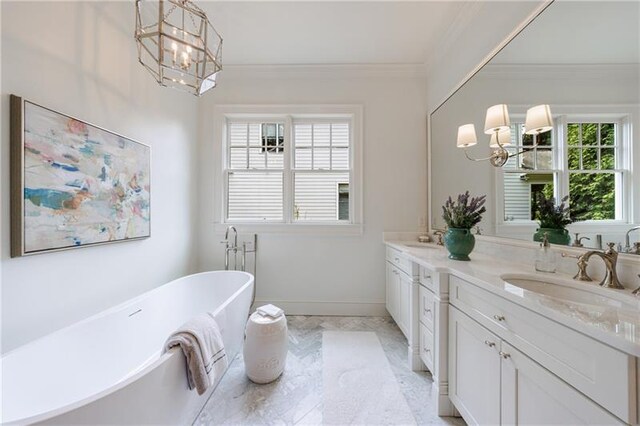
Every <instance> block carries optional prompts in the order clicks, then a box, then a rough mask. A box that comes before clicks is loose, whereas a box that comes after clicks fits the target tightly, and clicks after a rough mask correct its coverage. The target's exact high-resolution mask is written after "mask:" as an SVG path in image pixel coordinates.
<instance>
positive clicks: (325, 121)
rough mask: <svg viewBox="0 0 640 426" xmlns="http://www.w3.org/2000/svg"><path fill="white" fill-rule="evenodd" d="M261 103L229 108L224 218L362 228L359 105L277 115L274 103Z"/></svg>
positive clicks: (225, 122)
mask: <svg viewBox="0 0 640 426" xmlns="http://www.w3.org/2000/svg"><path fill="white" fill-rule="evenodd" d="M235 108H239V109H241V107H233V109H235ZM257 108H262V107H248V108H247V113H227V114H224V112H222V114H223V115H224V119H223V120H221V127H223V128H224V135H225V138H224V141H225V143H224V144H223V147H222V149H223V152H224V158H225V161H224V165H223V169H222V175H221V182H222V183H223V191H221V192H222V195H223V199H222V215H221V217H220V223H234V224H242V223H244V224H254V225H267V224H271V225H276V224H281V225H282V224H284V225H294V224H299V225H304V224H309V225H314V226H315V225H332V224H333V225H342V226H343V225H350V224H351V225H353V224H357V225H359V224H360V223H361V207H360V204H361V194H360V188H361V185H360V174H359V172H358V165H359V164H360V161H361V159H360V158H359V153H358V149H357V147H359V146H360V144H359V141H358V138H359V130H358V126H357V125H356V123H358V122H359V120H360V118H359V117H360V112H359V110H358V109H357V108H355V111H353V112H348V113H347V112H345V111H344V110H345V109H349V107H337V108H339V109H340V112H338V113H335V114H332V113H327V112H324V111H319V112H318V113H309V112H308V110H309V107H306V108H305V110H304V113H296V111H295V108H293V109H294V111H292V112H291V113H284V112H283V113H277V114H274V113H273V110H274V108H270V107H264V108H265V110H264V111H262V112H261V113H256V112H255V110H256V109H257ZM284 108H285V107H275V109H277V110H278V111H281V110H283V109H284ZM320 109H324V110H326V109H327V108H326V107H325V108H320ZM351 109H352V110H354V108H353V107H351ZM314 229H318V228H314ZM343 229H344V228H343Z"/></svg>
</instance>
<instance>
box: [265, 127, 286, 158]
mask: <svg viewBox="0 0 640 426" xmlns="http://www.w3.org/2000/svg"><path fill="white" fill-rule="evenodd" d="M260 139H261V140H262V152H265V151H268V152H272V153H278V152H284V125H282V124H278V123H262V136H261V138H260Z"/></svg>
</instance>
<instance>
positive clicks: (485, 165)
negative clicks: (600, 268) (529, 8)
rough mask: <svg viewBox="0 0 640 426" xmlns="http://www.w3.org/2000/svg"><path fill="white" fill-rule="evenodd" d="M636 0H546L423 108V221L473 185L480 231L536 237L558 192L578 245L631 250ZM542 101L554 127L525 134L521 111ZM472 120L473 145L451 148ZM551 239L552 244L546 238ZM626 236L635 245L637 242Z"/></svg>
mask: <svg viewBox="0 0 640 426" xmlns="http://www.w3.org/2000/svg"><path fill="white" fill-rule="evenodd" d="M639 26H640V3H638V2H624V1H622V2H611V1H598V2H591V1H585V2H560V1H556V2H555V3H552V4H551V5H550V6H549V7H547V8H546V9H545V10H544V12H542V13H541V14H540V15H539V16H538V17H537V18H536V19H534V20H533V21H532V22H531V23H530V24H529V25H528V26H527V27H526V28H525V29H524V30H523V31H522V32H520V33H519V34H518V35H517V36H516V37H515V38H513V39H512V40H511V42H510V43H509V44H507V45H506V47H505V48H504V49H502V50H501V51H500V52H499V53H498V54H497V55H496V56H494V57H493V58H492V59H491V60H490V61H489V62H488V63H487V64H486V65H485V66H484V67H483V68H482V69H481V70H480V71H479V72H478V73H476V74H475V75H474V76H473V77H472V78H470V79H469V80H468V81H467V82H466V83H465V84H464V85H463V86H462V87H461V88H460V89H459V90H458V91H456V92H455V93H454V94H453V95H452V96H451V97H450V98H449V99H447V100H446V101H445V102H444V103H443V104H442V105H441V106H440V107H439V108H438V109H436V110H435V111H434V112H433V113H432V114H431V119H430V123H431V126H430V131H431V135H430V144H431V146H430V151H431V155H430V167H429V170H430V179H431V181H430V182H431V184H430V185H431V191H430V197H431V204H430V206H431V214H430V220H431V228H432V229H441V228H443V227H444V221H443V220H442V207H441V206H442V205H443V204H444V202H445V200H446V199H447V198H448V197H449V196H452V197H456V196H457V194H460V193H463V192H465V191H467V190H468V191H470V193H471V195H472V196H477V195H483V194H486V195H487V202H486V207H487V212H486V213H485V215H484V217H483V221H482V222H481V223H480V225H479V226H480V228H481V232H482V234H483V235H492V236H499V237H505V238H516V239H522V240H528V241H533V240H534V238H533V236H534V233H535V232H536V230H537V229H538V228H539V227H540V225H539V222H538V221H537V220H536V219H538V218H540V208H539V207H538V205H539V203H538V202H537V200H538V199H539V197H545V198H546V199H548V198H552V197H553V198H554V199H555V200H561V199H564V198H565V197H567V204H568V206H569V208H570V212H571V217H572V219H573V220H575V222H574V223H571V224H569V225H566V226H565V228H566V230H567V232H568V233H569V234H570V237H571V240H570V242H569V241H567V242H563V244H571V243H573V242H574V240H575V233H579V237H586V238H585V239H582V240H581V241H582V243H583V244H584V246H585V247H595V248H600V247H601V246H602V245H605V246H606V243H607V242H615V243H616V246H617V247H618V248H620V249H622V251H625V252H630V251H635V250H636V249H637V253H638V254H640V243H638V242H640V229H638V230H635V231H631V232H629V234H628V238H629V241H628V244H627V241H626V236H627V231H629V230H630V229H631V228H633V227H634V226H637V225H639V224H640V78H639V77H640V29H639ZM496 104H506V105H507V106H508V112H509V117H510V137H509V139H508V142H510V145H509V146H506V147H505V149H506V150H507V151H508V153H509V155H510V157H509V159H508V160H507V161H506V164H504V165H503V166H502V167H495V166H493V165H492V164H491V163H490V162H489V161H472V160H470V159H469V158H467V156H466V155H465V151H466V154H468V155H469V157H471V158H474V159H478V158H482V157H488V156H489V155H490V153H491V149H490V148H489V140H490V135H488V134H485V133H484V129H485V115H486V113H487V109H488V108H489V107H491V106H493V105H496ZM541 104H546V105H549V107H550V110H551V115H552V122H553V123H552V124H553V127H552V129H551V130H549V131H548V132H546V133H541V134H540V135H537V136H535V139H534V136H532V135H527V134H525V133H524V131H525V126H524V123H525V117H526V113H527V110H528V109H529V108H531V107H533V106H537V105H541ZM465 124H473V125H474V126H475V129H476V133H477V145H475V146H471V147H468V148H464V149H463V148H458V147H457V146H456V141H457V132H458V127H459V126H461V125H465ZM552 242H553V241H552ZM634 243H637V244H635V245H634Z"/></svg>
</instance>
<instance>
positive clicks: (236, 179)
mask: <svg viewBox="0 0 640 426" xmlns="http://www.w3.org/2000/svg"><path fill="white" fill-rule="evenodd" d="M281 126H282V124H281V123H250V122H230V123H228V128H227V132H228V133H227V134H228V137H229V143H228V163H227V164H228V169H227V194H228V198H227V219H228V220H253V221H279V220H282V219H283V217H284V216H283V211H282V203H283V200H284V193H283V182H284V148H282V149H281V147H279V146H278V139H277V135H276V133H277V132H275V131H274V132H273V133H271V135H273V136H274V138H273V143H272V145H269V144H270V142H269V141H270V136H271V135H269V133H267V134H265V133H263V131H264V130H267V131H268V130H269V129H273V128H276V129H277V128H279V127H281Z"/></svg>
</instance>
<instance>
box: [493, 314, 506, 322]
mask: <svg viewBox="0 0 640 426" xmlns="http://www.w3.org/2000/svg"><path fill="white" fill-rule="evenodd" d="M493 319H494V320H496V321H504V320H505V318H504V315H494V316H493Z"/></svg>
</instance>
